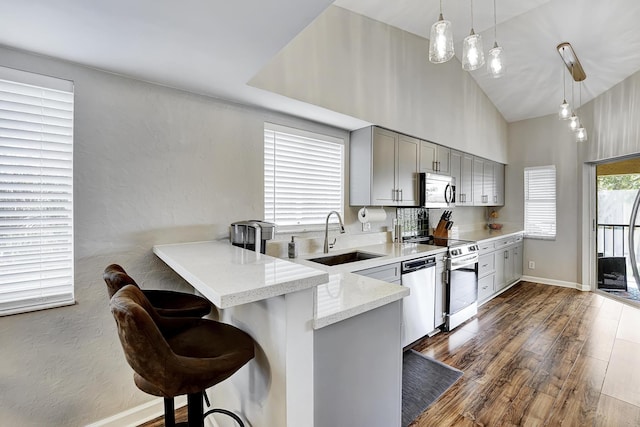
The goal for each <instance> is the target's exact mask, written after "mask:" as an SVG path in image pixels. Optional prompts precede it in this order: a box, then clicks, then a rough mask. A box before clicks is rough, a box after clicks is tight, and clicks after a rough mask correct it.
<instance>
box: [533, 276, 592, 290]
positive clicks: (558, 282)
mask: <svg viewBox="0 0 640 427" xmlns="http://www.w3.org/2000/svg"><path fill="white" fill-rule="evenodd" d="M520 280H522V281H526V282H535V283H541V284H543V285H552V286H560V287H563V288H571V289H577V290H579V291H590V290H591V288H590V287H589V286H583V285H581V284H580V283H575V282H565V281H564V280H555V279H546V278H544V277H533V276H522V278H521V279H520Z"/></svg>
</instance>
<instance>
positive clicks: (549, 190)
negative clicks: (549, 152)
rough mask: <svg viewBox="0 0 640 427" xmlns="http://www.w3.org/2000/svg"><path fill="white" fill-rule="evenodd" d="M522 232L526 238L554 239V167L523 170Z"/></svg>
mask: <svg viewBox="0 0 640 427" xmlns="http://www.w3.org/2000/svg"><path fill="white" fill-rule="evenodd" d="M524 230H525V235H526V236H527V237H533V238H538V239H555V237H556V167H555V166H553V165H552V166H541V167H534V168H525V169H524Z"/></svg>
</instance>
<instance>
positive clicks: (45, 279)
mask: <svg viewBox="0 0 640 427" xmlns="http://www.w3.org/2000/svg"><path fill="white" fill-rule="evenodd" d="M73 302H74V290H73V83H71V82H69V81H66V80H60V79H55V78H52V77H47V76H40V75H36V74H31V73H26V72H22V71H17V70H12V69H7V68H2V67H0V315H7V314H14V313H20V312H25V311H33V310H39V309H42V308H49V307H55V306H60V305H67V304H72V303H73Z"/></svg>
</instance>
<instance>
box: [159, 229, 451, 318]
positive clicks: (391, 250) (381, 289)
mask: <svg viewBox="0 0 640 427" xmlns="http://www.w3.org/2000/svg"><path fill="white" fill-rule="evenodd" d="M354 250H359V251H363V252H369V253H374V254H378V255H382V256H381V257H378V258H373V259H368V260H363V261H357V262H352V263H347V264H342V265H338V266H333V267H329V266H325V265H323V264H319V263H315V262H312V261H309V259H310V258H317V257H322V256H327V255H337V254H341V253H345V252H351V251H354ZM445 251H446V249H445V248H442V247H438V246H431V245H420V244H415V243H404V244H398V243H383V244H375V245H368V246H359V247H357V248H350V249H343V250H339V251H330V252H329V253H328V254H322V253H315V254H306V255H304V256H303V257H300V258H296V259H292V260H287V259H279V258H275V257H271V256H269V255H263V254H258V253H255V252H253V251H249V250H245V249H241V248H238V247H236V246H233V245H231V244H230V243H229V242H224V241H205V242H192V243H178V244H169V245H156V246H154V247H153V252H154V253H155V254H156V255H157V256H158V257H159V258H160V259H162V260H163V261H164V262H165V263H166V264H167V265H168V266H169V267H171V268H172V269H173V270H174V271H176V272H177V273H178V274H179V275H180V276H182V277H183V278H184V279H185V280H186V281H187V282H189V283H190V284H191V285H192V286H193V287H194V288H196V289H197V290H198V291H199V292H200V293H202V294H203V295H204V296H205V297H206V298H207V299H209V300H210V301H211V302H212V303H213V304H215V305H216V306H217V307H219V308H223V309H224V308H229V307H233V306H236V305H241V304H246V303H250V302H255V301H260V300H263V299H267V298H271V297H274V296H279V295H284V294H287V293H290V292H295V291H298V290H303V289H308V288H312V287H314V286H316V287H317V288H316V289H317V291H316V306H315V310H314V313H315V316H314V322H313V327H314V329H319V328H322V327H325V326H328V325H331V324H333V323H336V322H340V321H342V320H345V319H348V318H350V317H353V316H356V315H358V314H361V313H364V312H366V311H369V310H373V309H375V308H378V307H381V306H383V305H386V304H389V303H391V302H394V301H397V300H400V299H402V298H404V297H405V296H407V295H409V289H408V288H405V287H402V286H400V285H397V284H393V283H388V282H384V281H381V280H377V279H373V278H369V277H365V276H361V275H358V274H354V273H353V272H354V271H358V270H363V269H367V268H373V267H379V266H383V265H387V264H392V263H396V262H401V261H405V260H408V259H412V258H418V257H420V256H425V255H436V254H438V253H444V252H445ZM292 261H293V262H292Z"/></svg>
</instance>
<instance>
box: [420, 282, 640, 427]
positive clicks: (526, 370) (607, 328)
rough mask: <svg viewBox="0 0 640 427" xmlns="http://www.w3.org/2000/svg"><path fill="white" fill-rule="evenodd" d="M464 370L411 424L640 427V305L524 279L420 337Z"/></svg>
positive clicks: (430, 350) (434, 353) (426, 348)
mask: <svg viewBox="0 0 640 427" xmlns="http://www.w3.org/2000/svg"><path fill="white" fill-rule="evenodd" d="M414 349H415V350H418V351H421V352H422V353H424V354H427V355H429V356H431V357H434V358H436V359H438V360H440V361H442V362H444V363H447V364H449V365H451V366H453V367H456V368H458V369H460V370H462V371H463V372H464V375H463V376H462V378H461V379H460V380H459V381H458V382H457V383H456V384H454V386H453V387H451V388H450V389H449V390H448V391H447V392H446V393H445V394H444V395H443V396H442V397H441V398H440V399H439V400H438V401H437V402H436V403H434V404H433V405H432V406H431V407H430V408H429V409H428V410H427V411H425V412H424V413H423V414H422V415H421V416H420V417H419V418H418V419H417V420H416V421H415V422H414V423H413V424H412V425H411V426H412V427H427V426H428V427H432V426H543V425H549V426H560V425H562V426H580V427H582V426H603V427H604V426H606V427H614V426H640V310H638V309H636V308H634V307H631V306H628V305H625V304H622V303H620V302H617V301H614V300H611V299H608V298H605V297H603V296H600V295H597V294H595V293H592V292H580V291H577V290H573V289H566V288H560V287H555V286H547V285H540V284H536V283H530V282H521V283H520V284H518V285H516V286H514V287H513V288H511V289H510V290H508V291H507V292H505V293H504V294H502V295H500V296H498V297H496V298H495V299H493V300H491V301H490V302H488V303H487V304H485V305H484V306H482V307H481V308H480V310H479V314H478V316H477V318H476V319H473V320H471V321H469V322H467V323H466V324H464V325H463V326H461V327H459V328H458V329H456V330H454V331H453V332H451V333H441V334H438V335H436V336H434V337H431V338H428V339H425V340H423V341H421V342H419V343H418V344H417V345H416V346H414Z"/></svg>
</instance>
